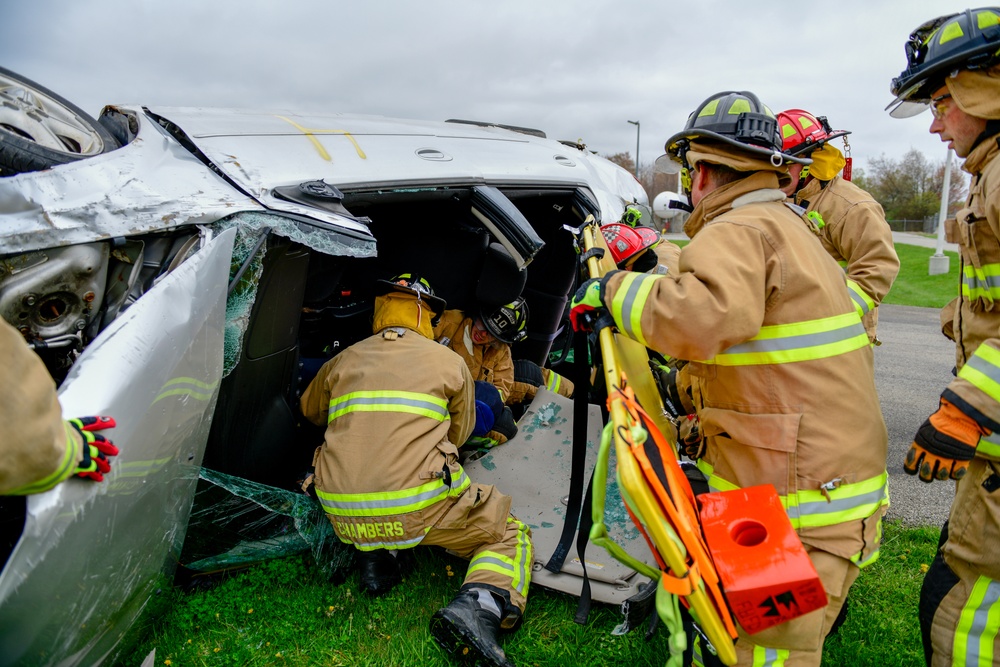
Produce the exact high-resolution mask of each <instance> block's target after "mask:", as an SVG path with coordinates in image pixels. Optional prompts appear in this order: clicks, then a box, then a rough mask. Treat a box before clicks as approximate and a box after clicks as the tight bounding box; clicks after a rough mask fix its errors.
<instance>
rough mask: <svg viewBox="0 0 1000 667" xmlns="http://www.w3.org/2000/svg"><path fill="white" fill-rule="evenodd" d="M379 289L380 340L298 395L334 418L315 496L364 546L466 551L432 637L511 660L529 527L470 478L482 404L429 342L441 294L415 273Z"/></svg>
mask: <svg viewBox="0 0 1000 667" xmlns="http://www.w3.org/2000/svg"><path fill="white" fill-rule="evenodd" d="M376 292H377V294H378V296H376V299H375V315H374V323H373V327H372V329H373V331H374V332H375V333H374V335H372V336H370V337H369V338H366V339H364V340H362V341H360V342H358V343H355V344H354V345H352V346H350V347H349V348H347V349H346V350H344V351H343V352H341V353H340V354H338V355H337V356H336V357H334V358H333V359H332V360H330V361H328V362H327V363H326V364H325V365H324V366H323V367H322V368H321V369H320V371H319V373H318V374H317V376H316V377H315V378H314V379H313V381H312V382H311V383H310V384H309V387H308V388H307V389H306V391H305V393H304V394H303V395H302V401H301V405H302V414H303V415H304V416H305V417H306V418H307V419H309V420H310V421H312V422H313V423H315V424H317V425H323V424H327V429H326V436H325V442H324V444H323V445H322V446H320V447H319V448H317V450H316V454H315V456H314V461H313V463H314V465H315V470H316V474H315V486H316V493H317V495H318V497H319V501H320V503H321V504H322V505H323V508H324V510H325V511H326V512H327V515H328V517H329V519H330V521H331V523H332V524H333V527H334V530H335V532H336V534H337V536H338V537H339V538H340V539H341V540H342V541H343V542H347V543H352V544H354V545H355V547H356V548H358V549H359V550H361V552H363V553H385V550H391V549H397V550H399V549H410V548H412V547H416V546H418V545H421V544H423V545H426V546H432V545H437V546H441V547H444V548H446V549H448V550H450V551H452V552H453V553H455V554H457V555H458V556H460V557H463V558H468V559H469V560H470V563H469V570H468V573H467V574H466V577H465V582H464V584H463V585H462V588H461V591H460V592H459V594H458V596H457V597H456V598H455V599H454V600H453V601H452V602H451V603H450V604H449V605H448V606H447V607H444V608H443V609H440V610H438V611H437V612H435V614H434V615H433V617H432V619H431V632H432V634H433V636H434V638H435V639H436V640H437V641H438V643H439V644H440V645H441V646H442V647H443V648H445V649H446V650H447V651H449V652H451V653H455V652H459V653H462V652H465V649H469V650H471V651H473V652H474V654H478V655H481V656H482V659H484V660H486V661H487V663H488V664H490V665H508V664H509V663H508V662H507V660H506V658H505V657H504V652H503V650H501V648H500V647H499V645H498V644H497V633H498V631H499V629H500V628H501V627H503V628H511V627H513V626H514V624H515V623H516V622H517V621H518V619H519V618H520V617H521V615H522V613H523V612H524V606H525V602H526V599H527V598H526V596H527V593H528V583H529V581H530V579H531V563H532V546H531V540H530V535H531V532H530V530H529V528H528V527H527V526H526V525H525V524H523V523H521V522H520V521H518V520H517V519H516V518H514V517H513V516H511V514H510V506H511V499H510V497H509V496H506V495H504V494H502V493H500V492H499V491H498V490H497V489H495V488H494V487H493V486H491V485H483V484H475V483H472V482H471V481H470V480H469V477H468V475H466V474H465V471H464V470H463V469H462V466H461V464H460V463H459V461H458V446H459V445H460V444H461V443H464V442H465V441H466V439H467V438H468V436H469V434H470V433H471V432H472V430H473V427H474V423H475V407H474V402H475V400H474V391H473V380H472V377H471V375H470V374H469V369H468V367H467V366H466V365H465V363H464V362H463V361H462V359H461V358H460V357H459V356H458V355H456V354H455V353H454V352H452V351H451V350H449V349H448V348H446V347H444V346H442V345H439V344H437V343H435V342H434V341H433V338H432V336H433V332H432V320H433V319H435V318H436V316H437V315H440V314H441V313H442V312H443V311H444V307H445V303H444V301H443V300H442V299H440V298H437V297H435V296H434V295H433V292H432V290H431V289H430V286H429V285H428V284H427V282H426V281H424V280H422V279H420V278H419V277H416V276H411V275H410V274H403V275H401V276H398V277H397V278H394V279H393V280H392V281H385V280H380V281H379V283H378V288H377V290H376Z"/></svg>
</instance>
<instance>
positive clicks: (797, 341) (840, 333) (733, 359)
mask: <svg viewBox="0 0 1000 667" xmlns="http://www.w3.org/2000/svg"><path fill="white" fill-rule="evenodd" d="M867 345H868V334H866V333H865V328H864V326H863V325H862V324H861V320H860V318H859V317H858V314H857V313H856V312H851V313H844V314H843V315H834V316H833V317H824V318H822V319H818V320H809V321H806V322H794V323H792V324H773V325H768V326H763V327H761V328H760V333H758V334H757V335H756V336H754V337H753V338H751V339H749V340H747V341H745V342H743V343H738V344H737V345H733V346H732V347H730V348H729V349H727V350H726V351H725V352H722V353H720V354H718V355H716V356H715V358H713V359H709V360H707V361H702V362H701V363H704V364H717V365H719V366H753V365H760V364H788V363H794V362H797V361H812V360H815V359H825V358H827V357H834V356H837V355H840V354H846V353H848V352H853V351H854V350H858V349H860V348H862V347H866V346H867Z"/></svg>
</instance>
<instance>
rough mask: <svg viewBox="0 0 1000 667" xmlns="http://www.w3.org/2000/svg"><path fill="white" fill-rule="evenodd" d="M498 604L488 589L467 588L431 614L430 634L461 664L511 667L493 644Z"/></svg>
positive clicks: (498, 618)
mask: <svg viewBox="0 0 1000 667" xmlns="http://www.w3.org/2000/svg"><path fill="white" fill-rule="evenodd" d="M499 631H500V606H499V605H498V604H497V602H496V600H495V599H494V598H493V596H492V595H491V594H490V592H489V591H487V590H485V589H482V588H467V589H465V590H462V591H460V592H459V594H458V595H457V596H455V599H454V600H452V601H451V602H450V603H449V604H448V606H447V607H444V608H443V609H438V610H437V611H436V612H434V615H433V616H432V617H431V635H433V637H434V640H435V641H437V643H438V644H439V645H440V646H441V648H443V649H444V650H445V651H446V652H447V653H448V654H450V655H451V656H452V657H454V658H456V660H458V661H459V662H460V663H461V664H464V665H475V666H476V667H514V665H513V663H511V662H510V661H508V660H507V656H506V655H505V654H504V652H503V649H502V648H500V646H499V644H497V634H498V633H499Z"/></svg>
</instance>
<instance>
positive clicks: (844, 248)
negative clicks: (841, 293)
mask: <svg viewBox="0 0 1000 667" xmlns="http://www.w3.org/2000/svg"><path fill="white" fill-rule="evenodd" d="M778 129H779V130H780V132H781V137H782V150H783V151H784V152H785V153H788V154H790V155H797V156H803V157H808V158H810V159H811V160H812V164H811V165H809V166H808V167H805V166H803V165H800V164H792V165H790V166H789V173H790V175H791V177H792V182H791V183H790V184H789V185H788V186H786V187H785V188H782V189H783V190H784V192H785V194H786V195H788V196H789V197H791V198H793V199H794V201H795V203H796V204H798V205H799V206H801V207H803V208H804V209H806V211H807V212H808V213H811V212H813V211H815V213H814V214H813V220H814V222H815V223H816V225H817V226H818V227H819V232H820V234H819V238H820V241H822V243H823V247H824V248H826V251H827V252H828V253H830V255H832V256H833V258H834V259H835V260H837V263H838V264H840V266H841V268H842V269H844V272H845V273H846V274H847V277H848V278H849V279H850V280H851V282H850V283H848V286H849V287H850V288H851V289H853V290H855V299H856V300H858V301H860V302H863V303H864V304H865V308H866V310H867V312H866V313H865V316H864V317H863V318H862V322H864V324H865V331H867V332H868V340H870V341H871V342H872V345H881V344H882V342H881V341H880V340H879V339H878V336H877V335H876V327H877V326H878V310H877V308H878V304H879V303H881V301H882V299H883V298H884V297H885V295H886V294H888V292H889V288H890V287H892V282H893V281H894V280H895V279H896V274H898V273H899V257H897V256H896V248H895V246H893V242H892V229H890V228H889V223H888V222H886V220H885V212H884V211H883V210H882V206H881V205H880V204H879V203H878V202H877V201H875V199H874V198H873V197H872V196H871V195H870V194H868V193H867V192H865V191H864V190H862V189H861V188H859V187H858V186H856V185H855V184H854V183H852V182H851V180H850V175H849V173H848V172H847V171H844V173H843V175H841V170H843V169H844V167H845V165H846V164H847V159H846V158H845V157H844V155H843V153H841V152H840V150H839V149H838V148H837V147H836V146H834V145H832V144H831V143H830V141H831V140H833V139H836V138H838V137H845V136H847V135H848V134H850V132H848V131H846V130H834V129H833V128H832V127H830V123H829V122H828V121H827V119H826V117H825V116H818V117H817V116H814V115H813V114H811V113H809V112H808V111H803V110H802V109H788V110H787V111H782V112H781V113H779V114H778ZM845 143H846V139H845Z"/></svg>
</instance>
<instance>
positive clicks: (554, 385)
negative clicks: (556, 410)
mask: <svg viewBox="0 0 1000 667" xmlns="http://www.w3.org/2000/svg"><path fill="white" fill-rule="evenodd" d="M560 386H562V376H561V375H559V373H553V372H552V371H549V377H548V379H547V380H545V388H546V389H548V390H549V391H554V392H556V393H559V387H560Z"/></svg>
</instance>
